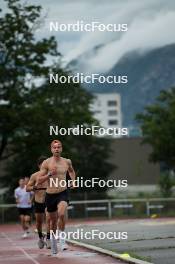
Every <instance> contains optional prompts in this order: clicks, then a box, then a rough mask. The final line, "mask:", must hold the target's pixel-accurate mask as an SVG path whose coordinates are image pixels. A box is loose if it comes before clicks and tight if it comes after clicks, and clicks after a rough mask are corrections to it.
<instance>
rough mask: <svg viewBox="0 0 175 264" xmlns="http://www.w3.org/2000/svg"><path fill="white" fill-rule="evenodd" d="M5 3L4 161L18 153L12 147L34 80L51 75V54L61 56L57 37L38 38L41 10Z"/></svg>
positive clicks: (0, 71) (0, 145)
mask: <svg viewBox="0 0 175 264" xmlns="http://www.w3.org/2000/svg"><path fill="white" fill-rule="evenodd" d="M5 1H6V2H7V4H8V12H7V13H6V14H5V15H4V16H1V17H0V100H1V104H0V116H1V117H2V118H1V121H0V136H1V138H0V160H3V159H5V158H8V157H9V156H11V155H13V154H14V151H13V149H12V148H9V145H11V146H12V145H13V143H14V135H15V133H16V132H17V131H18V128H19V127H20V125H21V121H22V119H23V118H24V117H23V116H22V115H21V112H23V110H24V109H25V107H26V101H27V97H28V95H29V93H30V87H31V85H32V83H33V77H40V78H41V77H43V76H45V75H46V74H47V72H48V70H49V68H48V67H47V66H46V65H45V62H46V59H47V56H48V55H51V56H55V57H59V56H60V54H59V53H58V51H57V43H56V41H55V39H54V37H50V38H48V39H42V40H38V41H37V40H36V39H35V35H34V33H35V29H36V27H37V24H38V22H39V17H40V11H41V7H40V6H33V5H25V4H24V5H23V4H20V1H19V0H5ZM2 102H5V104H4V103H2ZM7 149H8V152H7ZM5 153H6V154H7V155H6V154H5Z"/></svg>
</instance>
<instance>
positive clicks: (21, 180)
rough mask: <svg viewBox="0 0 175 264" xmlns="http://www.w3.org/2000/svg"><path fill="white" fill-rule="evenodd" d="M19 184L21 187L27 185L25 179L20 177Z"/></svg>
mask: <svg viewBox="0 0 175 264" xmlns="http://www.w3.org/2000/svg"><path fill="white" fill-rule="evenodd" d="M19 186H20V187H21V188H23V187H24V186H25V182H24V180H23V179H20V180H19Z"/></svg>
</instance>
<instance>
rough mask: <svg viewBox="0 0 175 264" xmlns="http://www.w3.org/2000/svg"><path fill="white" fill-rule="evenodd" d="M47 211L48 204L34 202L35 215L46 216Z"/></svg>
mask: <svg viewBox="0 0 175 264" xmlns="http://www.w3.org/2000/svg"><path fill="white" fill-rule="evenodd" d="M45 209H46V204H45V203H38V202H36V201H35V202H34V210H35V213H39V214H44V213H45Z"/></svg>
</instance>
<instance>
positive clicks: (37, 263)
mask: <svg viewBox="0 0 175 264" xmlns="http://www.w3.org/2000/svg"><path fill="white" fill-rule="evenodd" d="M2 235H3V236H4V238H6V239H7V240H8V241H9V242H10V243H12V245H13V246H14V247H16V248H17V249H18V250H20V251H21V252H22V253H23V254H24V255H25V256H26V257H27V258H28V259H30V260H31V261H32V262H33V263H35V264H40V263H39V262H38V261H37V260H35V259H34V258H32V257H31V256H30V255H29V254H28V253H27V252H26V251H25V250H24V249H23V248H22V247H20V246H18V245H17V244H16V243H15V242H14V241H13V240H12V239H11V238H9V237H8V235H7V234H5V233H4V232H2Z"/></svg>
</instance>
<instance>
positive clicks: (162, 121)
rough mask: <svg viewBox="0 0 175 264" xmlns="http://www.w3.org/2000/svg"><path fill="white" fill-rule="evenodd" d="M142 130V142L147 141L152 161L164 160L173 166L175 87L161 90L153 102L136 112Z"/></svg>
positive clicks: (174, 165) (174, 150) (174, 166)
mask: <svg viewBox="0 0 175 264" xmlns="http://www.w3.org/2000/svg"><path fill="white" fill-rule="evenodd" d="M136 119H137V120H138V121H139V122H140V124H141V128H142V131H143V136H144V140H143V142H145V143H149V144H150V145H151V146H152V148H153V151H152V153H151V156H150V159H151V160H152V161H153V162H164V163H165V164H166V165H167V166H168V167H169V168H173V169H174V168H175V137H174V135H175V88H172V89H169V90H167V91H161V93H160V95H159V97H158V98H157V101H156V103H155V104H153V105H150V106H147V107H146V108H145V112H144V113H142V114H138V115H137V116H136Z"/></svg>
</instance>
